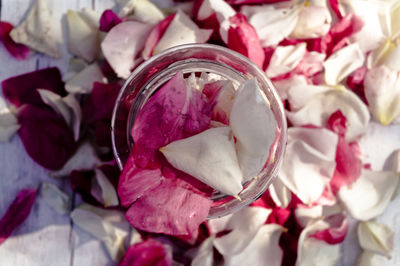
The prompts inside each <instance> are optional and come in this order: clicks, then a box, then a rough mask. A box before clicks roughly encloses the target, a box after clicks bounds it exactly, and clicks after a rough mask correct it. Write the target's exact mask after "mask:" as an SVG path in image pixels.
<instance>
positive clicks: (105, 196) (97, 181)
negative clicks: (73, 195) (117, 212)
mask: <svg viewBox="0 0 400 266" xmlns="http://www.w3.org/2000/svg"><path fill="white" fill-rule="evenodd" d="M95 173H96V174H95V178H94V179H93V183H92V189H91V191H90V193H91V194H92V195H93V196H94V197H95V198H96V199H97V200H98V201H99V202H101V203H103V204H104V207H110V206H117V205H118V204H119V201H118V196H117V192H116V190H115V188H114V186H113V185H112V184H111V182H110V180H108V178H107V177H106V176H105V175H104V173H103V172H102V171H101V170H100V169H95Z"/></svg>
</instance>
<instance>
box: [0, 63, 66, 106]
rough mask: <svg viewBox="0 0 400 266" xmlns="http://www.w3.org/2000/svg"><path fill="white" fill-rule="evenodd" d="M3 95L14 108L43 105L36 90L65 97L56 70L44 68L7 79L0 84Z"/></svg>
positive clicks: (62, 84) (59, 76) (62, 83)
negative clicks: (47, 91)
mask: <svg viewBox="0 0 400 266" xmlns="http://www.w3.org/2000/svg"><path fill="white" fill-rule="evenodd" d="M1 87H2V88H3V95H4V97H5V98H6V99H7V101H8V102H10V103H12V104H13V105H15V106H16V107H18V106H21V105H23V104H33V105H44V102H43V101H42V99H41V97H40V95H39V92H38V91H37V89H45V90H50V91H52V92H54V93H57V94H59V95H60V96H64V95H65V90H64V82H63V81H62V79H61V74H60V71H59V70H58V68H55V67H52V68H45V69H41V70H37V71H33V72H30V73H26V74H22V75H19V76H15V77H12V78H8V79H6V80H4V81H3V82H2V83H1Z"/></svg>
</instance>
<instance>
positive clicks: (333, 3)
mask: <svg viewBox="0 0 400 266" xmlns="http://www.w3.org/2000/svg"><path fill="white" fill-rule="evenodd" d="M328 3H329V7H330V8H331V9H332V11H333V13H335V15H336V17H337V18H338V19H339V20H340V19H342V18H343V14H342V11H341V10H340V8H339V0H329V1H328Z"/></svg>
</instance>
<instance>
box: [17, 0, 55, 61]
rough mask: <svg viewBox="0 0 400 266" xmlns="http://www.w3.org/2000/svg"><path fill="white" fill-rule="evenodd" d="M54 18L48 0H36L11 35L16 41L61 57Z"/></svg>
mask: <svg viewBox="0 0 400 266" xmlns="http://www.w3.org/2000/svg"><path fill="white" fill-rule="evenodd" d="M53 26H54V20H53V18H52V17H51V13H50V10H49V8H48V6H47V2H46V0H36V1H35V3H34V4H33V6H32V8H31V10H30V11H29V13H28V15H27V17H26V19H25V20H24V21H23V22H22V23H21V24H20V25H19V26H18V27H15V28H14V29H13V30H12V31H11V32H10V36H11V38H12V39H13V40H14V41H15V42H16V43H22V44H25V45H26V46H29V47H30V48H32V49H33V50H36V51H38V52H41V53H44V54H47V55H50V56H53V57H60V52H59V50H58V47H57V41H56V39H57V38H56V36H55V32H54V29H53Z"/></svg>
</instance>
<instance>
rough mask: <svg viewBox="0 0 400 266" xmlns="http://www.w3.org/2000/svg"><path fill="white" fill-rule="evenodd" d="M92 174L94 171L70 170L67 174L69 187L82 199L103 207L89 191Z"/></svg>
mask: <svg viewBox="0 0 400 266" xmlns="http://www.w3.org/2000/svg"><path fill="white" fill-rule="evenodd" d="M94 175H95V173H94V171H72V173H71V174H70V176H69V183H70V186H71V189H72V190H73V191H75V192H77V193H79V194H80V195H81V197H82V199H83V201H85V202H87V203H89V204H92V205H94V206H97V207H103V206H104V205H103V204H101V203H100V202H98V201H97V199H96V198H95V197H93V196H92V194H91V193H90V192H91V189H92V180H93V178H94Z"/></svg>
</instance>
